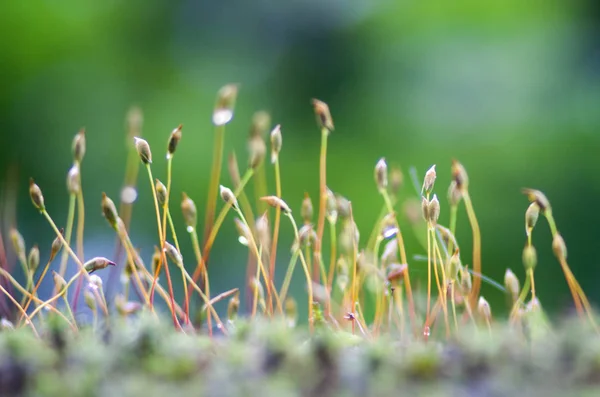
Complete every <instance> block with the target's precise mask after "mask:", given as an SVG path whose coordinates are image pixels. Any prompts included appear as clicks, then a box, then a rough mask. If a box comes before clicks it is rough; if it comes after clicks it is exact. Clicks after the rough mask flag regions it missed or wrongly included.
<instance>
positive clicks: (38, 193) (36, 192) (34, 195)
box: [29, 178, 46, 212]
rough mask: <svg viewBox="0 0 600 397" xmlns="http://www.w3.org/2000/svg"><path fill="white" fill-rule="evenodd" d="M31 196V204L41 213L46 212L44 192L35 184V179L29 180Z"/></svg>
mask: <svg viewBox="0 0 600 397" xmlns="http://www.w3.org/2000/svg"><path fill="white" fill-rule="evenodd" d="M29 196H30V197H31V202H32V203H33V205H34V206H35V208H37V209H38V210H40V212H44V211H46V207H45V205H44V196H43V195H42V190H41V189H40V187H39V186H38V185H36V184H35V182H34V181H33V178H30V179H29Z"/></svg>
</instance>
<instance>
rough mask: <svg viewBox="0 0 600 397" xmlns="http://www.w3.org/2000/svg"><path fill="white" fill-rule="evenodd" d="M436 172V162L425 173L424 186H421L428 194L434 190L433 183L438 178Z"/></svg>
mask: <svg viewBox="0 0 600 397" xmlns="http://www.w3.org/2000/svg"><path fill="white" fill-rule="evenodd" d="M436 176H437V175H436V172H435V164H434V165H432V166H431V168H429V169H428V170H427V172H426V173H425V178H424V179H423V187H422V188H421V192H425V193H427V194H429V193H431V192H432V191H433V185H434V184H435V179H436Z"/></svg>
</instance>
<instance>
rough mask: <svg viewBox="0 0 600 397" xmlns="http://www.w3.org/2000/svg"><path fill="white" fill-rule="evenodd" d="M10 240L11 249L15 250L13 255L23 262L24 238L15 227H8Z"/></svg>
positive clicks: (24, 251)
mask: <svg viewBox="0 0 600 397" xmlns="http://www.w3.org/2000/svg"><path fill="white" fill-rule="evenodd" d="M10 240H11V242H12V246H13V249H14V250H15V255H17V257H18V258H19V260H20V261H21V262H25V253H26V248H25V239H24V238H23V236H22V235H21V233H19V231H18V230H17V229H15V228H12V229H10Z"/></svg>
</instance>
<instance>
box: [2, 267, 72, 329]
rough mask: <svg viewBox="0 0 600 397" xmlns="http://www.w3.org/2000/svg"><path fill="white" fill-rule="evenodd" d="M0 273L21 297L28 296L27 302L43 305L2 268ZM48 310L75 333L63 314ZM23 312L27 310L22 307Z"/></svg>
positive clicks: (52, 309)
mask: <svg viewBox="0 0 600 397" xmlns="http://www.w3.org/2000/svg"><path fill="white" fill-rule="evenodd" d="M0 273H1V274H2V275H3V276H4V277H6V278H7V279H8V280H9V281H10V283H11V284H12V285H13V286H14V287H15V288H16V289H17V290H18V291H19V292H21V293H22V294H23V295H25V296H28V297H29V301H28V302H31V301H33V302H35V303H36V304H42V303H44V301H43V300H41V299H39V298H38V297H36V296H35V295H34V294H33V293H29V292H28V291H27V290H26V289H25V288H23V286H22V285H21V284H19V282H18V281H17V280H15V279H14V277H13V276H11V275H10V273H9V272H7V271H6V270H4V269H3V268H1V267H0ZM49 308H50V310H51V311H52V312H54V313H56V314H57V315H58V316H59V317H61V318H62V319H63V320H65V322H66V323H67V324H68V325H69V326H70V327H71V329H72V330H73V331H75V332H77V326H76V325H73V323H71V320H69V319H68V318H67V317H66V316H65V315H64V314H62V313H61V312H60V310H57V309H56V308H55V307H53V306H49ZM23 312H25V313H27V309H26V308H25V307H24V308H23Z"/></svg>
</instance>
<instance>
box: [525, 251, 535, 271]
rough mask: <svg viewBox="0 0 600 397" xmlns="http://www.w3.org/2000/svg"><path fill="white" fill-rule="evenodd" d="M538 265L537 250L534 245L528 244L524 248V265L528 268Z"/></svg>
mask: <svg viewBox="0 0 600 397" xmlns="http://www.w3.org/2000/svg"><path fill="white" fill-rule="evenodd" d="M536 265H537V251H536V249H535V247H534V246H533V245H526V246H525V248H524V249H523V266H524V267H525V269H526V270H529V269H533V268H535V266H536Z"/></svg>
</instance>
